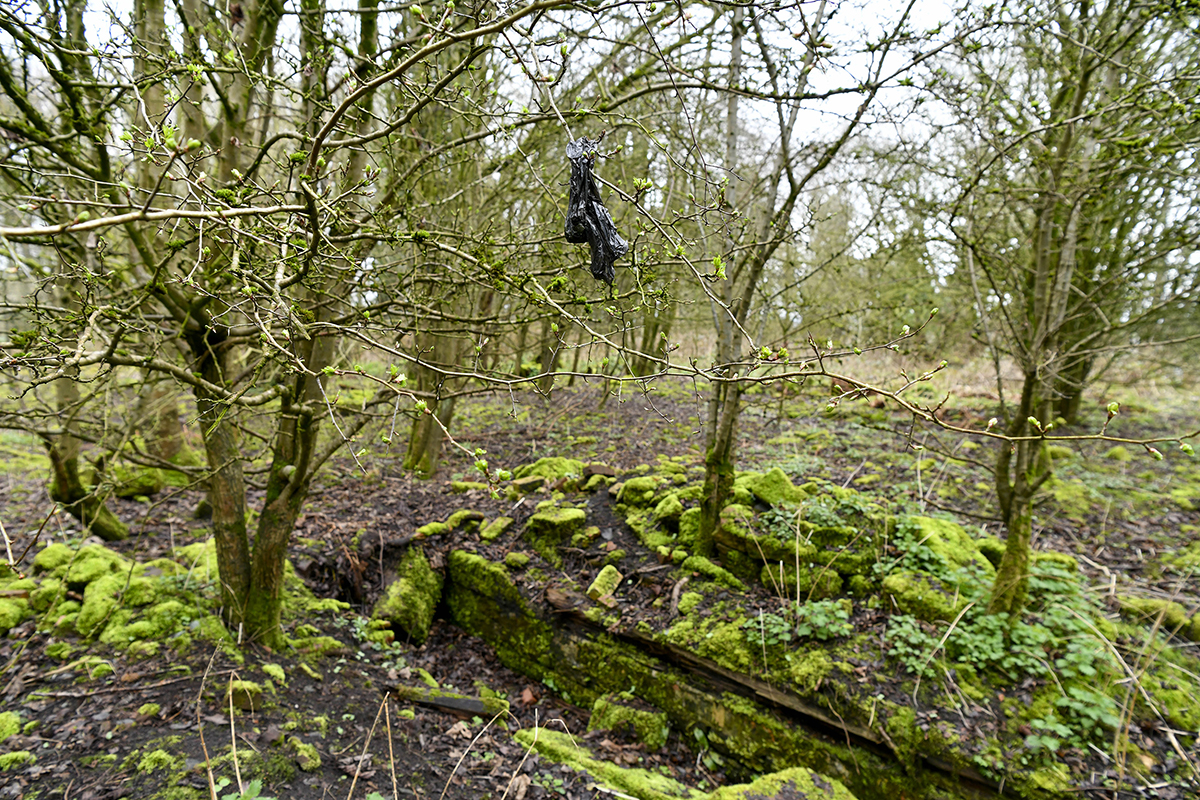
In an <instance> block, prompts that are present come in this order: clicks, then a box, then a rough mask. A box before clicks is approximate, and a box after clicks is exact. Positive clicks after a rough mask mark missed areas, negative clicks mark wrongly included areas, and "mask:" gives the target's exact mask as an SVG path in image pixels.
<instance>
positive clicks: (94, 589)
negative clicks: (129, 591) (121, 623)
mask: <svg viewBox="0 0 1200 800" xmlns="http://www.w3.org/2000/svg"><path fill="white" fill-rule="evenodd" d="M124 588H125V577H124V576H122V575H115V574H112V573H106V574H104V575H102V576H99V577H97V578H96V579H95V580H92V581H91V582H90V583H88V585H87V588H86V589H84V592H83V607H82V608H80V610H79V617H78V618H77V619H76V620H75V629H76V630H78V631H79V634H80V635H81V636H84V637H90V636H95V635H98V634H99V633H100V632H101V630H102V629H103V627H104V626H105V625H106V624H108V622H109V620H110V618H111V617H112V615H113V614H114V613H116V611H117V609H118V608H119V607H120V604H121V603H120V594H121V590H122V589H124Z"/></svg>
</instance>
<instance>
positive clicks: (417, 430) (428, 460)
mask: <svg viewBox="0 0 1200 800" xmlns="http://www.w3.org/2000/svg"><path fill="white" fill-rule="evenodd" d="M456 400H457V398H454V397H449V398H446V399H445V400H440V401H438V402H437V403H436V404H433V403H431V404H430V408H431V409H433V411H434V413H433V414H419V415H418V416H417V418H416V419H415V420H413V424H412V431H411V433H410V434H409V437H408V452H407V454H406V455H405V456H404V468H405V469H410V470H412V471H413V472H415V473H416V474H417V477H418V478H432V477H433V476H434V475H436V474H437V471H438V467H439V461H440V460H441V456H442V443H443V441H445V438H446V434H445V432H444V431H443V430H442V425H444V426H445V427H446V428H447V429H449V427H450V422H451V420H452V419H453V417H454V406H455V401H456ZM435 417H436V420H435V419H434V418H435ZM438 421H440V422H441V423H442V425H438Z"/></svg>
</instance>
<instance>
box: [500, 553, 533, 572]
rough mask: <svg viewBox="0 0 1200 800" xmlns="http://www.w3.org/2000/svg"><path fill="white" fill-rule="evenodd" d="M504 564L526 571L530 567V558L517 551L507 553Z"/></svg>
mask: <svg viewBox="0 0 1200 800" xmlns="http://www.w3.org/2000/svg"><path fill="white" fill-rule="evenodd" d="M504 564H505V566H508V567H511V568H513V569H525V567H527V566H528V565H529V556H527V555H525V554H524V553H518V552H515V551H514V552H512V553H507V554H505V556H504Z"/></svg>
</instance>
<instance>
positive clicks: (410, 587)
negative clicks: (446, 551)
mask: <svg viewBox="0 0 1200 800" xmlns="http://www.w3.org/2000/svg"><path fill="white" fill-rule="evenodd" d="M441 599H442V575H441V573H439V572H435V571H434V570H433V569H432V568H431V567H430V566H429V560H428V559H427V558H426V557H425V552H424V550H422V548H421V547H419V546H414V547H410V548H409V549H408V551H407V552H405V554H404V556H403V557H402V558H401V559H400V562H399V563H398V564H397V566H396V578H395V580H393V581H392V582H391V583H390V584H388V587H387V589H385V590H384V593H383V596H382V597H381V598H380V599H379V602H377V603H376V604H375V608H374V609H373V610H372V612H371V616H372V617H373V618H375V619H379V620H386V621H387V622H389V623H391V625H392V628H393V630H396V631H400V632H403V634H404V635H405V636H406V637H407V638H408V639H410V640H411V641H412V642H414V643H415V644H421V643H423V642H424V641H425V639H427V638H428V637H429V628H430V626H432V625H433V614H434V611H435V610H437V605H438V603H439V602H440V601H441Z"/></svg>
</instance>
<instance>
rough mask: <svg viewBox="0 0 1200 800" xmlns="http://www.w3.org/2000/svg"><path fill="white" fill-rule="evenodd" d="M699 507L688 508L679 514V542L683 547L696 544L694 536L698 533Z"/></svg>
mask: <svg viewBox="0 0 1200 800" xmlns="http://www.w3.org/2000/svg"><path fill="white" fill-rule="evenodd" d="M700 513H701V511H700V509H699V508H689V509H687V510H686V511H684V512H683V513H682V514H680V515H679V543H680V544H682V545H683V546H684V547H692V546H694V545H695V544H696V536H697V535H699V533H700Z"/></svg>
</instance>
